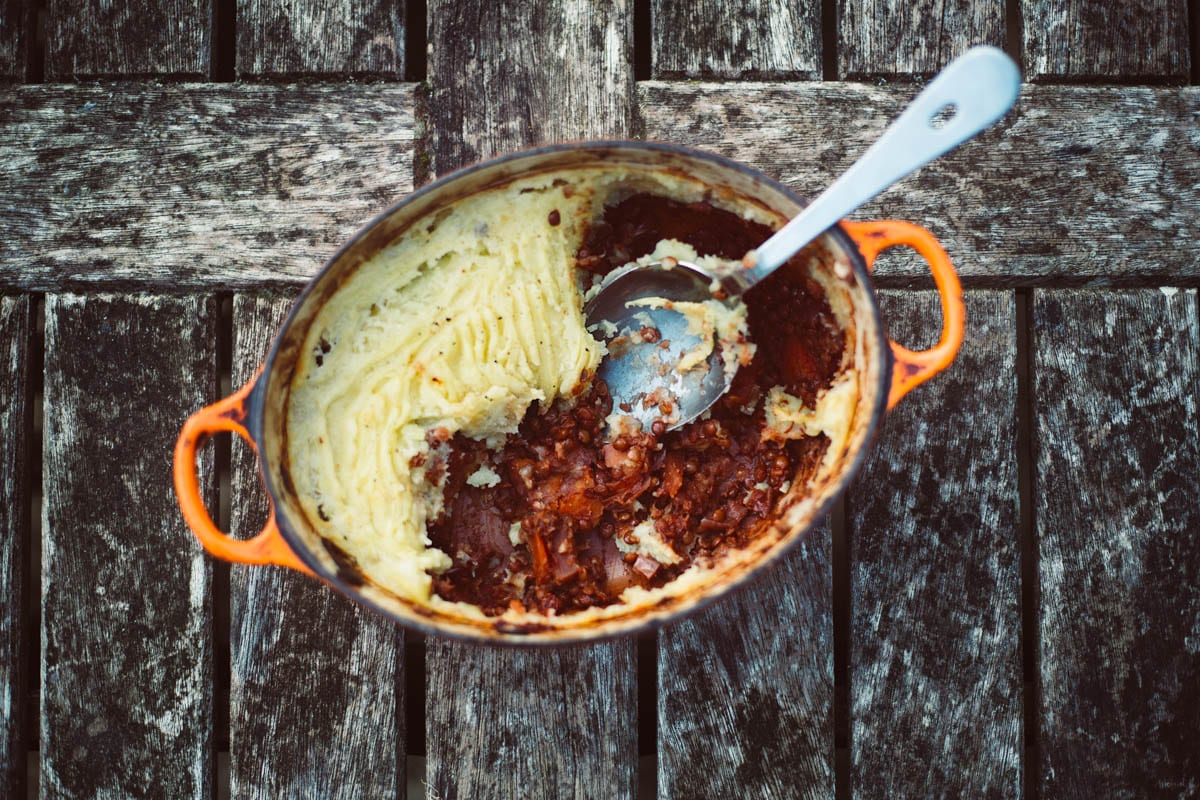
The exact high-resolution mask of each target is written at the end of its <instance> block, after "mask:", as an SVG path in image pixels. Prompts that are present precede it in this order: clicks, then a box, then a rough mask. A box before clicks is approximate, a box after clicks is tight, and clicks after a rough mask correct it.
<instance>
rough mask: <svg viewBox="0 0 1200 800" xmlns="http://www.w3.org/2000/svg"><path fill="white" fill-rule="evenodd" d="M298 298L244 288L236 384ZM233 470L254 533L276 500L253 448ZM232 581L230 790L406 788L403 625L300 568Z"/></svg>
mask: <svg viewBox="0 0 1200 800" xmlns="http://www.w3.org/2000/svg"><path fill="white" fill-rule="evenodd" d="M291 305H292V297H291V296H278V295H276V296H267V295H244V294H239V295H235V296H234V300H233V324H234V335H233V385H234V386H241V385H242V384H243V383H244V382H245V381H247V380H250V378H252V377H253V375H254V372H255V370H256V369H257V368H258V366H259V365H260V364H261V363H262V360H263V357H264V356H265V355H266V352H267V348H268V346H269V345H270V343H271V340H272V339H273V338H274V336H275V332H276V330H277V329H278V326H279V324H280V323H281V322H282V321H283V317H284V316H285V315H286V313H287V311H288V309H289V308H291ZM232 467H233V477H232V502H231V512H232V519H231V530H232V531H233V532H234V535H236V536H238V537H239V538H245V537H249V536H252V535H254V534H255V533H257V532H258V531H259V530H260V529H261V528H262V525H263V523H264V522H265V521H266V499H265V495H264V493H263V490H262V486H261V483H260V481H259V473H258V464H257V459H256V458H255V457H254V454H253V452H252V451H251V450H250V448H249V447H245V446H235V447H234V450H233V464H232ZM230 587H231V591H230V594H231V597H230V617H231V630H232V635H231V642H230V651H231V680H230V686H231V691H230V712H229V721H230V742H231V744H230V789H231V791H230V796H231V797H233V798H275V797H288V798H327V797H360V798H374V797H396V796H398V795H402V794H403V790H404V752H405V746H404V742H405V737H404V725H403V719H404V710H403V696H402V695H401V694H400V692H399V690H398V689H399V687H400V686H401V685H402V680H403V674H402V673H403V659H402V658H401V655H400V653H399V651H398V649H397V648H398V645H400V644H401V643H402V635H401V634H400V633H399V631H398V629H397V628H396V626H395V625H394V624H392V623H391V622H389V621H387V620H385V619H383V618H382V617H380V616H378V615H375V614H372V613H371V612H369V611H367V610H366V609H362V608H359V607H358V606H356V605H355V604H354V603H352V602H351V601H350V600H348V599H346V598H345V597H343V596H342V595H339V594H337V593H335V592H334V591H332V590H331V589H329V588H328V587H326V586H324V585H322V584H320V583H318V582H317V581H314V580H312V579H311V578H307V577H305V576H303V575H300V574H299V573H296V572H292V571H290V570H283V569H277V568H271V567H243V566H236V565H234V566H231V567H230ZM265 609H270V613H264V610H265ZM314 623H319V624H314Z"/></svg>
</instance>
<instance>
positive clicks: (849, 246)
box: [246, 140, 894, 648]
mask: <svg viewBox="0 0 1200 800" xmlns="http://www.w3.org/2000/svg"><path fill="white" fill-rule="evenodd" d="M579 150H585V151H589V152H590V153H591V154H592V155H593V156H594V157H595V158H596V159H597V160H599V161H604V160H607V159H610V158H614V157H616V156H618V155H620V154H624V153H632V152H637V151H640V152H647V151H649V152H651V153H654V152H657V153H663V154H672V155H683V156H685V157H688V158H694V159H697V160H701V161H708V162H711V163H714V164H716V165H717V166H719V167H724V168H726V169H729V170H732V171H735V172H738V173H741V174H742V175H744V176H745V177H747V178H749V179H750V180H751V181H752V182H753V183H755V184H759V185H765V186H767V187H769V188H771V189H773V190H775V191H777V192H779V193H780V194H782V195H783V196H785V197H787V198H789V199H790V200H792V201H793V202H794V203H796V204H797V205H798V206H800V207H801V208H803V207H804V206H806V205H807V202H806V201H805V200H804V199H803V198H802V197H800V196H799V195H798V194H796V193H795V192H794V191H792V190H791V189H790V188H788V187H787V186H785V185H784V184H782V183H780V182H779V181H777V180H775V179H773V178H771V177H770V176H768V175H766V174H764V173H763V172H761V171H759V170H757V169H754V168H752V167H748V166H746V165H745V164H742V163H740V162H737V161H734V160H732V159H730V158H727V157H725V156H722V155H718V154H716V153H710V152H707V151H704V150H699V149H695V148H691V147H684V146H682V145H676V144H669V143H664V142H639V141H630V140H597V141H588V142H576V143H565V144H554V145H545V146H542V147H536V148H531V149H528V150H521V151H517V152H514V153H509V154H506V155H503V156H499V157H497V158H494V159H490V160H488V161H483V162H479V163H476V164H472V165H470V166H467V167H463V168H462V169H459V170H456V171H455V172H452V173H450V174H448V175H445V176H443V177H441V178H439V179H437V180H436V181H433V182H432V183H429V184H427V185H425V186H423V187H421V188H420V189H417V190H416V191H415V192H412V193H411V194H408V195H406V196H405V197H403V198H401V199H400V200H397V201H396V202H395V203H393V204H392V205H390V206H388V207H387V208H386V209H384V210H383V211H381V212H380V213H378V214H376V215H375V216H374V217H372V218H371V219H370V220H369V221H368V222H367V223H366V224H364V225H363V226H362V227H361V228H360V229H359V230H358V231H357V232H355V233H354V234H353V235H352V236H351V237H349V238H348V239H347V240H346V241H345V242H343V243H342V245H341V246H340V247H339V248H338V249H337V251H336V252H334V254H333V255H332V256H330V257H329V258H328V259H327V260H326V261H325V263H324V264H323V265H322V266H321V269H320V270H319V271H318V272H317V273H316V274H315V275H314V276H313V277H312V278H311V279H310V280H309V282H308V284H307V285H306V286H305V287H304V289H303V291H301V293H300V294H299V296H298V297H297V298H296V300H295V301H294V303H293V305H292V308H291V310H289V312H288V314H287V317H286V318H285V319H284V321H283V323H282V324H281V325H280V327H279V331H278V332H277V333H276V336H275V339H274V341H273V342H272V343H271V349H270V351H269V352H268V353H267V356H266V358H265V360H264V361H263V367H262V370H261V372H260V373H259V374H258V376H257V377H256V379H255V386H254V388H253V389H252V390H251V392H250V396H249V400H248V406H249V409H248V410H249V414H248V415H247V419H246V427H247V430H249V432H250V435H251V437H252V438H253V440H254V443H255V445H256V449H257V451H258V460H259V474H260V475H261V477H262V481H263V486H264V488H265V489H266V492H267V495H268V498H269V500H270V502H271V503H272V504H273V505H274V498H275V497H277V496H281V495H280V494H279V493H278V492H277V491H276V489H277V487H276V486H275V482H274V480H273V479H272V477H271V472H270V470H268V469H266V468H265V463H264V460H265V456H264V448H263V446H262V443H263V433H264V415H265V411H266V394H267V383H268V378H269V376H270V374H271V372H272V370H273V369H274V367H275V363H276V361H277V360H278V359H279V358H280V357H281V355H284V354H285V352H286V351H285V342H284V340H285V339H286V338H287V337H286V336H285V335H284V334H285V333H286V332H287V331H288V330H289V329H290V328H291V327H292V324H293V322H294V321H295V320H296V317H297V316H298V315H299V312H300V310H301V308H302V307H303V306H305V305H306V304H307V303H308V302H309V301H310V299H311V298H312V297H313V295H314V294H316V293H317V291H318V284H319V283H320V282H321V278H322V277H323V276H324V275H325V274H326V273H327V272H328V271H329V270H331V269H332V268H333V267H334V266H335V265H337V264H338V263H339V261H340V260H341V259H342V258H343V257H344V256H345V255H346V254H347V253H348V252H349V251H350V250H351V249H352V248H354V247H356V246H358V245H359V244H360V243H362V242H364V241H366V240H367V239H369V238H370V237H371V236H372V234H375V235H377V236H381V237H382V233H376V232H377V231H380V230H381V229H382V223H384V222H385V221H386V220H387V219H388V218H389V217H390V216H391V215H393V214H394V213H396V212H397V211H398V210H400V209H401V208H403V207H404V206H407V205H410V204H412V203H414V202H416V201H418V200H419V199H421V198H423V197H425V196H427V195H429V194H431V193H433V192H436V191H439V190H443V189H444V188H445V187H446V186H447V185H448V184H450V183H453V182H455V181H459V180H462V179H463V178H464V177H466V176H468V175H472V174H474V173H477V172H479V171H482V170H484V169H494V168H497V167H500V166H502V165H506V164H512V163H513V162H518V161H521V160H524V159H535V158H537V157H539V156H544V155H552V154H557V153H565V152H571V151H579ZM664 169H667V170H668V171H670V170H669V168H666V167H664ZM549 171H551V170H550V169H542V170H533V171H532V172H531V173H530V174H537V173H539V172H549ZM516 177H517V176H507V177H504V178H502V179H498V180H496V181H494V182H492V183H488V184H484V185H482V186H479V187H474V188H472V190H471V191H469V192H465V193H464V194H463V196H466V195H468V194H475V193H478V192H481V191H486V190H487V189H490V188H494V187H495V186H500V185H504V184H507V183H510V182H512V181H513V180H515V179H516ZM456 199H458V198H453V197H452V198H451V199H450V200H449V201H448V202H454V200H456ZM414 221H415V220H414ZM410 224H411V223H410ZM405 230H407V226H406V227H405V228H401V229H399V230H397V231H394V232H391V234H390V235H389V236H388V237H387V241H388V242H390V241H393V240H394V239H395V237H396V236H399V235H401V234H403V232H404V231H405ZM824 235H828V236H831V237H832V238H833V239H834V240H835V241H836V242H837V244H838V245H839V246H840V247H841V249H842V250H843V251H844V252H845V253H846V255H847V256H848V257H849V259H850V264H851V268H852V270H853V274H854V277H855V279H856V281H857V282H858V284H859V285H860V286H861V287H862V289H863V294H864V297H865V300H866V303H867V310H868V311H870V313H871V316H872V317H873V318H874V319H875V320H876V322H877V325H876V331H875V335H876V337H877V341H876V343H875V344H876V346H877V347H878V352H879V353H880V360H881V364H880V369H879V371H878V372H879V377H878V386H877V388H876V393H875V401H874V406H873V408H872V409H870V417H869V419H868V421H867V425H866V431H865V434H864V436H863V441H862V443H861V445H860V446H859V447H858V448H857V451H856V452H855V453H854V455H853V458H851V459H850V461H849V463H848V464H846V465H845V466H844V467H843V468H842V471H841V475H840V477H839V478H838V484H837V488H836V490H834V491H832V492H830V493H829V495H828V496H827V497H826V498H825V500H824V501H822V502H821V503H820V504H819V505H817V506H816V507H815V509H814V511H813V514H812V518H811V520H810V522H809V524H808V525H807V526H806V527H805V528H804V529H802V530H801V531H799V532H797V533H796V534H795V535H794V536H791V537H790V539H789V538H788V534H789V533H790V531H788V530H784V529H782V528H781V526H780V524H779V520H777V519H776V520H772V521H771V526H770V528H769V529H768V530H767V531H764V532H763V534H762V536H761V537H760V538H763V539H765V538H767V537H770V538H771V542H770V545H769V549H768V550H767V551H766V552H764V553H763V554H761V555H760V556H759V557H758V558H757V560H755V561H754V562H753V563H750V564H747V565H745V566H744V567H743V568H742V569H741V570H740V571H739V572H737V573H735V574H733V575H732V576H730V577H727V578H725V579H724V580H723V582H722V583H721V584H720V585H719V587H715V588H710V590H709V591H707V592H705V593H704V594H702V595H701V596H700V597H699V598H697V597H695V596H689V595H683V596H674V597H671V596H668V597H663V598H661V599H660V600H659V601H658V602H657V603H655V604H654V605H653V606H649V607H642V608H640V609H638V610H636V611H631V612H630V614H631V615H633V614H636V615H638V616H641V617H644V618H643V619H640V620H638V621H636V622H632V623H630V622H628V621H626V620H627V619H628V618H627V617H626V616H616V617H610V618H608V619H605V620H603V621H602V623H601V624H602V625H603V626H604V627H606V628H607V627H611V628H613V630H611V631H605V632H602V633H597V632H596V630H597V629H596V628H576V629H571V628H556V627H554V626H549V625H545V626H543V625H539V624H537V623H512V622H508V621H504V620H499V619H497V620H493V621H491V622H490V623H489V622H479V623H475V622H473V621H466V620H456V621H454V623H453V627H449V626H447V625H446V624H445V623H443V622H439V621H438V620H440V619H441V618H442V617H441V615H440V614H439V613H438V612H435V611H434V610H432V609H430V608H427V607H425V606H422V605H420V604H418V603H415V602H413V601H411V600H409V599H406V598H399V597H398V596H396V595H394V593H391V592H388V594H392V596H393V597H397V599H398V600H399V601H400V602H401V603H402V604H403V605H404V607H405V608H406V609H408V610H409V611H410V612H411V613H412V616H411V617H404V616H401V615H399V614H397V613H395V612H394V611H392V610H390V609H387V608H384V607H383V606H382V605H380V604H379V603H377V602H376V601H375V600H374V599H372V598H370V597H368V596H366V595H364V594H363V593H362V592H361V591H360V587H361V586H363V585H365V584H366V583H367V582H368V579H367V578H366V576H365V575H364V574H363V573H362V571H361V570H360V569H359V568H358V565H357V562H355V561H354V559H353V558H352V557H350V556H349V554H347V553H345V552H344V551H341V548H339V547H337V545H336V544H335V545H333V548H334V549H336V550H337V551H340V555H341V556H342V558H339V553H335V552H334V550H333V549H330V547H329V544H330V543H328V540H326V539H325V538H324V537H321V539H322V541H323V542H325V543H326V544H325V547H326V549H327V550H329V551H330V555H331V558H333V559H334V561H335V563H336V564H337V565H338V569H337V570H336V571H335V572H332V573H331V572H330V570H329V569H328V568H327V566H326V565H325V564H324V563H322V562H321V561H320V560H319V559H317V558H315V557H314V556H313V555H312V553H311V552H310V551H309V549H308V547H307V546H306V545H305V544H304V543H303V540H302V538H301V537H300V535H299V534H298V533H297V532H296V531H294V530H293V529H292V526H291V523H290V521H289V520H288V519H287V518H286V515H283V514H279V513H276V515H275V517H276V524H277V525H278V527H279V531H280V534H281V535H282V536H283V538H284V540H285V541H286V542H287V545H288V547H289V548H291V550H292V551H293V552H294V553H295V554H296V557H297V558H299V559H300V561H301V562H303V563H304V564H305V565H306V566H307V567H308V568H309V569H310V570H311V571H312V572H313V574H314V575H316V576H317V577H319V578H320V579H321V580H322V581H324V582H326V583H328V584H329V585H330V586H332V587H334V588H336V589H338V590H339V591H340V592H342V593H343V594H345V595H347V596H348V597H350V598H351V599H352V600H354V601H355V602H356V603H359V604H361V605H363V606H365V607H367V608H369V609H371V610H372V611H374V612H375V613H377V614H380V615H381V616H383V617H386V618H387V619H389V620H392V621H394V622H396V623H398V624H400V625H403V626H406V627H409V628H412V629H415V630H417V631H420V632H421V633H424V634H427V635H433V636H440V637H444V638H447V639H451V640H456V641H463V642H471V643H475V644H488V645H493V646H505V647H529V648H532V647H554V646H566V645H578V644H583V643H593V642H595V643H598V642H606V641H612V640H615V639H622V638H626V637H628V636H632V635H635V634H638V633H643V632H647V631H653V630H658V629H659V628H662V627H664V626H665V625H667V624H669V623H673V622H677V621H679V620H681V619H685V618H687V617H691V616H693V615H695V614H697V613H699V612H701V611H703V610H704V609H706V608H708V606H709V605H710V604H711V603H713V602H714V601H716V600H718V599H720V598H727V597H730V596H732V595H733V594H735V593H737V592H739V591H741V590H743V589H744V588H745V587H747V586H749V585H751V584H752V583H753V582H754V581H755V580H758V579H760V578H762V577H763V576H764V575H765V574H767V572H768V571H769V570H771V569H774V568H775V567H777V566H778V564H779V562H780V560H781V559H782V558H783V557H784V556H785V555H787V554H788V553H790V552H791V551H792V550H793V549H794V548H795V547H796V546H797V544H798V543H799V542H800V541H801V540H802V539H804V538H805V537H806V536H807V534H808V532H809V530H810V529H811V527H812V525H813V524H814V523H815V522H817V521H819V520H821V519H823V518H824V517H826V516H828V514H829V512H830V510H831V508H832V507H833V505H834V503H835V502H836V501H837V500H838V499H839V498H840V497H841V496H842V495H843V493H844V492H845V491H846V489H847V488H848V487H849V485H850V483H851V481H852V480H853V478H854V476H855V475H857V474H858V471H859V469H861V467H862V464H863V462H864V461H865V460H866V457H867V453H868V451H869V450H870V449H871V447H872V445H873V444H874V442H875V440H876V438H877V437H878V433H879V426H880V422H881V421H882V419H883V417H884V415H885V414H886V413H887V399H888V387H890V386H891V381H892V370H893V365H894V359H893V358H892V351H891V346H890V343H889V340H888V336H887V332H886V324H885V321H884V320H883V319H882V317H881V315H880V312H879V304H878V301H877V299H876V297H875V289H874V284H873V283H872V281H871V275H870V273H869V272H868V270H867V264H866V260H865V259H864V258H863V255H862V253H861V252H860V251H859V249H858V246H857V245H856V244H855V243H854V241H853V239H852V238H851V237H850V235H849V234H848V233H847V232H846V231H845V229H844V228H843V227H842V225H841V223H840V222H839V223H838V224H837V225H834V226H833V227H831V228H829V229H828V230H827V231H825V234H824ZM360 263H361V262H360ZM357 266H358V265H354V267H355V268H356V267H357ZM352 272H353V269H348V270H347V277H348V276H349V275H350V274H352ZM345 279H346V278H342V279H341V280H339V281H338V282H337V283H335V284H334V285H333V286H332V288H325V287H322V288H323V291H325V292H326V297H328V296H330V295H332V294H333V292H335V291H336V290H337V289H338V288H340V286H341V285H342V283H343V282H344V280H345ZM292 349H293V350H299V349H300V347H299V346H298V345H296V346H293V347H292ZM295 363H296V362H295V359H293V360H292V364H291V369H290V370H289V374H288V375H287V376H286V378H287V380H286V384H287V385H289V386H290V385H291V380H292V378H293V376H294V373H295ZM286 458H287V456H286V449H285V451H284V463H282V464H281V465H280V470H281V475H282V476H283V480H284V482H285V483H286V484H288V485H287V487H285V488H287V489H289V490H290V491H291V494H292V495H296V494H297V492H296V491H295V486H294V484H293V483H292V481H291V475H290V467H289V465H288V463H287V461H286ZM379 588H382V587H379ZM383 591H387V590H383ZM468 626H470V627H468ZM544 633H553V634H554V635H553V636H541V635H539V634H544Z"/></svg>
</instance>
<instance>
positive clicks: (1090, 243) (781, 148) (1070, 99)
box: [638, 83, 1200, 286]
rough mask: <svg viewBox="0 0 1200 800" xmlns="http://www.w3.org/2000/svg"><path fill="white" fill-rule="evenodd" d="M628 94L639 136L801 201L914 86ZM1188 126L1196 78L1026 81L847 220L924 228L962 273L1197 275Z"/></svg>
mask: <svg viewBox="0 0 1200 800" xmlns="http://www.w3.org/2000/svg"><path fill="white" fill-rule="evenodd" d="M638 91H639V105H640V108H641V115H642V118H643V119H644V121H645V129H646V137H647V138H649V139H658V140H663V141H672V142H678V143H680V144H688V145H694V146H698V147H702V148H705V149H709V150H713V151H716V152H719V153H723V154H724V155H727V156H730V157H732V158H735V159H738V160H741V161H744V162H746V163H748V164H750V165H752V166H755V167H758V168H759V169H762V170H764V171H766V172H767V173H768V174H771V175H773V176H775V177H778V178H780V179H781V180H782V181H783V182H784V183H786V184H788V185H789V186H791V187H793V188H794V189H795V190H796V191H798V192H799V193H801V194H803V195H807V196H810V197H811V196H814V195H815V194H817V193H818V192H819V191H821V190H822V189H823V188H824V187H826V186H827V185H829V183H830V182H831V181H832V180H833V179H834V178H835V177H836V176H837V175H838V174H840V173H841V171H843V170H844V169H845V168H846V167H848V166H849V165H850V164H851V163H852V162H853V161H854V159H855V158H857V157H858V156H859V155H860V154H861V153H862V152H863V151H864V150H866V148H867V147H868V146H869V144H870V143H871V142H872V141H874V140H875V138H877V137H878V136H879V134H880V133H881V132H882V131H883V129H884V128H885V127H886V126H887V124H888V123H889V122H890V121H891V120H892V118H893V117H894V116H895V115H896V114H897V110H898V109H900V108H901V107H902V106H903V105H904V103H905V102H907V100H908V98H910V97H911V96H912V95H913V93H914V92H915V89H914V88H913V87H904V86H867V85H857V84H849V83H846V84H831V83H811V84H804V83H795V84H787V85H785V84H739V85H728V84H726V85H719V84H668V83H642V84H639V86H638ZM751 120H753V124H751V122H750V121H751ZM1198 129H1200V89H1198V88H1196V87H1187V88H1180V89H1151V88H1136V87H1126V88H1114V87H1107V88H1091V87H1060V86H1055V87H1051V86H1046V87H1039V86H1026V87H1024V89H1023V93H1022V97H1021V99H1020V100H1019V101H1018V105H1017V108H1016V109H1015V110H1014V111H1013V112H1011V113H1010V114H1009V115H1008V117H1006V118H1005V119H1004V120H1003V121H1002V122H1001V123H1000V124H999V125H998V126H997V127H996V128H993V129H992V130H990V131H987V132H985V133H984V134H983V135H981V136H980V137H979V138H978V139H976V140H975V141H972V142H969V143H967V144H965V145H963V146H962V147H961V148H960V149H959V150H957V151H955V152H954V153H951V154H950V155H948V156H946V157H945V158H942V159H940V160H939V161H937V162H936V163H934V164H931V165H929V166H927V167H925V168H923V169H922V170H921V171H919V172H918V173H917V174H916V175H915V176H912V177H910V178H908V179H906V180H905V181H903V182H902V183H901V184H900V185H899V186H898V187H894V188H892V189H890V190H889V191H887V192H885V193H884V194H883V195H882V196H881V197H880V198H878V199H877V200H875V201H873V202H872V203H870V204H868V205H867V206H865V207H864V208H863V209H862V210H861V211H860V212H858V213H857V214H855V215H854V216H855V217H857V218H860V219H870V218H888V217H899V218H902V219H912V220H915V221H917V222H920V223H921V224H922V225H924V226H926V227H927V228H929V229H930V230H931V231H932V232H933V233H934V234H935V235H936V236H938V238H939V239H940V240H941V241H942V243H943V244H944V245H945V247H946V249H947V250H948V251H949V252H950V254H951V255H952V256H954V257H955V259H956V263H957V266H958V268H959V270H960V272H961V273H962V275H963V276H964V277H965V278H966V279H967V281H968V282H971V281H972V280H979V281H987V282H988V283H990V284H992V285H993V286H994V285H996V284H1001V285H1036V284H1039V283H1043V284H1044V283H1050V282H1053V283H1055V284H1062V283H1069V284H1075V285H1078V284H1083V283H1091V284H1094V283H1115V284H1120V283H1127V284H1128V283H1144V282H1146V281H1151V280H1163V281H1164V282H1169V283H1175V282H1177V281H1179V280H1181V279H1186V280H1189V281H1194V280H1195V278H1196V276H1197V275H1200V214H1197V213H1196V209H1197V208H1200V138H1197V136H1196V131H1197V130H1198ZM1115 131H1136V132H1137V133H1136V135H1118V134H1115V133H1114V132H1115ZM876 274H877V276H878V278H879V280H880V281H881V282H883V283H884V284H888V285H893V286H895V285H913V284H917V283H919V281H920V280H925V275H926V274H927V268H926V267H925V265H924V263H923V262H921V261H919V260H916V259H909V260H903V259H896V258H893V257H888V258H885V259H883V260H881V261H880V263H879V267H878V271H877V273H876Z"/></svg>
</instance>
